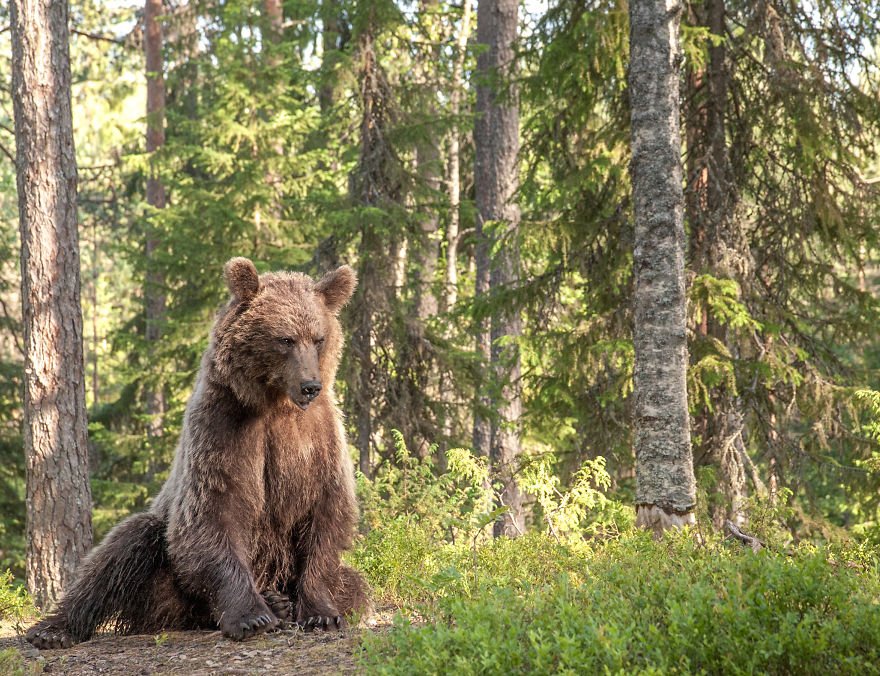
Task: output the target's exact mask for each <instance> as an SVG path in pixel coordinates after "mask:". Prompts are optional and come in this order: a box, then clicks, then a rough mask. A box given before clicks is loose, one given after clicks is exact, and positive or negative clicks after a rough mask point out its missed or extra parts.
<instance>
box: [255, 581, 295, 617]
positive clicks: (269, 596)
mask: <svg viewBox="0 0 880 676" xmlns="http://www.w3.org/2000/svg"><path fill="white" fill-rule="evenodd" d="M262 596H263V600H264V601H265V602H266V605H267V606H269V610H271V611H272V614H273V615H275V617H277V618H278V619H279V620H281V621H282V622H287V621H289V620H290V619H291V618H292V617H293V607H292V606H291V604H290V597H289V596H286V595H285V594H282V593H281V592H277V591H275V590H274V589H268V590H266V591H264V592H262Z"/></svg>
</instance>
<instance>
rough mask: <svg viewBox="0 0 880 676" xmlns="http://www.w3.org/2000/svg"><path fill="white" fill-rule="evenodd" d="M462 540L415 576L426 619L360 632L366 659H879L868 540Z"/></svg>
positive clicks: (602, 666) (538, 665)
mask: <svg viewBox="0 0 880 676" xmlns="http://www.w3.org/2000/svg"><path fill="white" fill-rule="evenodd" d="M457 551H458V554H457V556H455V555H451V554H449V553H447V554H446V556H448V557H449V558H448V561H450V562H453V565H452V567H450V568H447V569H445V570H443V569H441V572H438V573H434V574H433V575H432V577H431V578H430V579H428V580H426V581H425V582H424V584H423V585H422V587H421V590H422V591H420V595H421V596H420V598H421V599H422V600H423V601H427V602H423V604H422V605H421V606H420V610H421V614H422V616H423V617H424V618H425V620H426V623H425V624H408V623H407V622H406V621H405V620H403V619H399V620H398V621H397V623H396V626H395V629H394V630H393V631H392V632H390V633H386V634H376V635H370V636H367V637H366V638H365V653H364V666H365V667H367V668H368V669H369V670H370V671H371V672H374V673H401V674H403V673H405V674H412V673H419V674H430V673H462V674H472V673H474V674H475V673H485V674H496V673H497V674H502V673H526V672H528V673H572V674H574V673H663V674H669V673H734V674H735V673H756V672H757V673H760V672H769V673H791V674H803V673H808V674H809V673H827V672H830V671H832V670H833V671H836V672H839V673H851V674H872V673H880V574H878V563H877V557H876V552H867V551H866V550H864V549H862V550H860V551H859V552H857V553H856V560H852V558H851V557H849V552H844V551H838V552H832V551H831V550H816V549H811V548H802V549H801V550H798V551H796V552H795V553H794V554H793V555H791V556H788V555H784V554H779V553H773V552H769V551H766V550H765V551H762V552H758V553H753V552H752V551H751V550H749V549H747V548H743V547H741V546H739V545H738V544H734V543H730V542H726V541H722V540H720V539H711V540H710V541H709V542H708V543H707V544H705V545H700V544H698V543H697V542H695V541H694V540H693V539H692V538H690V537H688V536H687V535H686V534H685V535H680V534H679V535H676V534H673V535H672V536H671V537H667V538H666V539H664V540H663V541H660V542H657V541H654V540H653V539H652V538H651V537H650V536H648V535H646V534H644V533H638V532H634V533H629V534H625V535H623V536H621V537H619V538H615V539H612V540H609V541H606V542H594V543H591V544H577V545H572V546H566V545H561V544H559V543H557V542H556V541H555V540H553V539H552V538H548V537H546V536H540V535H532V536H527V537H524V538H520V539H518V540H501V541H497V542H493V543H489V544H487V545H484V546H481V547H479V548H478V549H476V550H474V551H468V550H467V548H466V547H458V548H457ZM414 572H415V571H414ZM413 588H415V586H414V587H413ZM424 590H427V592H425V591H424Z"/></svg>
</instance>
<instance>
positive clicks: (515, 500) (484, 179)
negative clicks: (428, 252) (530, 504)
mask: <svg viewBox="0 0 880 676" xmlns="http://www.w3.org/2000/svg"><path fill="white" fill-rule="evenodd" d="M518 9H519V3H518V0H483V2H480V3H479V4H478V5H477V42H479V43H480V44H481V45H484V51H483V52H482V53H481V54H480V56H479V57H478V58H477V76H476V77H477V82H478V85H477V119H476V123H475V126H474V145H475V151H476V167H475V177H474V178H475V189H476V197H477V210H478V212H479V216H478V219H477V222H478V224H479V226H480V227H479V228H478V241H479V249H478V252H479V253H478V258H477V283H478V287H477V293H478V294H486V293H487V292H491V291H494V290H495V289H500V288H504V287H510V286H513V285H515V284H516V283H517V282H518V281H519V246H518V241H517V229H518V227H519V221H520V212H519V207H518V206H517V204H516V202H515V201H514V194H515V193H516V189H517V155H518V154H519V101H518V92H517V86H516V83H515V79H514V78H515V76H516V54H515V51H514V47H515V43H516V38H517V15H518ZM486 224H492V235H489V233H487V232H486V231H485V229H484V226H485V225H486ZM487 235H489V236H487ZM490 237H492V238H493V239H495V238H498V239H499V240H500V241H501V242H502V244H501V246H500V247H498V248H497V254H496V255H495V257H494V259H493V260H491V261H490V257H489V251H490V247H491V246H492V245H493V244H494V241H493V239H490ZM487 283H488V287H487ZM521 332H522V326H521V323H520V317H519V314H518V312H517V311H516V310H514V311H502V310H501V309H499V310H498V311H496V312H495V313H493V316H492V326H491V334H490V341H487V340H486V335H485V327H483V329H482V330H481V332H480V335H479V338H478V349H479V350H480V351H481V352H482V353H483V354H485V351H486V349H487V347H489V345H491V352H490V362H491V366H492V376H493V377H494V379H495V382H496V383H498V384H499V385H500V397H499V399H498V400H497V401H494V402H492V406H493V408H494V410H495V411H496V412H497V417H495V418H493V419H492V421H491V427H490V443H489V448H490V461H491V465H492V469H493V475H494V478H495V479H496V480H497V481H499V482H500V483H501V484H502V489H501V496H500V498H501V502H502V504H504V505H505V506H507V507H508V511H507V512H506V513H505V514H504V515H503V516H502V517H501V519H500V520H499V521H498V522H496V524H495V535H496V537H497V536H500V535H507V536H511V537H512V536H516V535H518V534H521V533H522V532H523V530H524V529H525V522H524V515H523V508H522V505H523V496H522V493H521V492H520V490H519V487H518V486H517V485H516V479H515V473H516V464H517V462H518V459H519V454H520V430H519V424H520V420H519V419H520V415H521V412H522V402H521V394H520V382H519V378H520V362H519V351H518V348H517V345H516V339H517V338H519V335H520V334H521ZM483 397H484V401H485V398H486V395H485V389H484V393H483ZM475 418H477V416H476V415H475ZM484 434H485V420H484V419H483V418H481V417H480V418H477V419H476V420H475V424H474V440H475V444H474V445H475V447H476V448H477V450H478V451H479V450H480V447H479V446H477V443H476V442H478V441H479V443H480V444H485V439H484V437H483V435H484Z"/></svg>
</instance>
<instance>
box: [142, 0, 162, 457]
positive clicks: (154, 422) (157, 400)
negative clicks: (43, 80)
mask: <svg viewBox="0 0 880 676" xmlns="http://www.w3.org/2000/svg"><path fill="white" fill-rule="evenodd" d="M164 11H165V10H164V7H163V0H146V4H145V6H144V52H145V56H146V69H147V153H148V154H152V153H155V152H156V151H157V150H159V148H161V147H162V146H163V145H164V144H165V77H164V75H163V67H164V59H163V58H162V25H161V24H160V17H161V16H162V15H163V14H164ZM147 204H149V205H150V207H152V208H153V209H164V208H165V186H164V185H163V184H162V180H161V179H160V178H159V176H158V175H157V172H156V170H155V168H154V167H152V166H151V167H150V174H149V176H148V177H147ZM154 217H155V214H153V215H151V218H154ZM161 245H162V242H161V239H160V237H159V235H158V234H157V233H156V230H155V228H154V227H153V226H152V225H149V224H148V225H147V237H146V241H145V244H144V250H145V254H146V265H147V271H146V279H145V280H144V311H145V320H146V328H145V332H144V335H145V338H146V340H147V345H148V349H149V350H150V352H151V353H152V352H153V350H154V347H155V345H156V344H157V343H158V341H159V340H160V339H161V337H162V322H163V321H164V319H165V291H164V285H165V277H164V275H163V274H162V271H161V269H160V268H159V266H158V264H157V261H156V255H157V252H158V250H159V248H160V247H161ZM150 363H153V360H152V359H151V360H150ZM145 398H146V406H147V414H148V416H149V422H148V423H147V434H148V436H149V437H150V439H151V440H157V439H159V438H161V437H162V434H163V428H164V418H165V393H164V392H163V388H162V385H161V384H157V383H153V384H152V385H150V386H149V387H148V388H147V390H146V392H145ZM150 465H151V466H150V473H152V472H153V471H154V470H155V469H156V466H155V459H154V461H153V462H151V463H150Z"/></svg>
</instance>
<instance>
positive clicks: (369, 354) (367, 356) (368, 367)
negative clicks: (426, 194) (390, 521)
mask: <svg viewBox="0 0 880 676" xmlns="http://www.w3.org/2000/svg"><path fill="white" fill-rule="evenodd" d="M358 52H359V57H360V60H361V70H360V78H361V80H360V103H361V113H362V117H361V126H360V137H361V138H360V140H361V153H360V160H359V162H358V167H357V169H356V171H355V173H354V175H353V176H352V180H351V188H352V198H353V200H354V201H355V202H356V203H357V204H359V205H362V206H365V207H376V208H379V209H382V208H388V207H391V206H397V205H399V204H400V199H401V191H402V187H401V185H400V182H399V180H398V178H397V171H396V166H395V163H396V159H395V156H394V153H393V152H392V149H391V148H390V147H389V145H388V143H387V137H388V127H389V125H390V123H391V120H390V119H389V116H390V115H391V114H392V113H391V106H392V101H391V91H390V87H389V85H388V82H387V79H386V77H385V73H384V71H383V70H382V68H381V66H380V64H379V62H378V59H377V55H376V51H375V43H374V41H373V35H372V26H371V25H368V26H367V27H366V28H365V29H364V30H363V32H362V33H361V34H360V36H359V41H358ZM388 244H389V243H388V241H387V239H386V240H385V241H383V238H382V237H381V236H380V234H379V233H378V232H377V231H376V228H375V226H374V224H372V223H370V222H365V223H364V225H363V226H362V227H361V246H360V266H359V270H358V280H359V281H358V288H357V290H356V291H355V295H354V298H353V300H352V303H351V307H350V309H349V317H351V319H352V323H353V326H354V330H353V332H352V337H351V349H350V353H351V362H352V365H353V370H354V372H353V373H352V374H351V376H352V377H351V379H350V381H349V383H350V385H349V393H348V396H347V397H346V407H347V408H348V410H349V412H350V417H351V419H352V420H353V421H354V424H355V428H356V437H355V438H356V444H357V448H358V453H359V456H360V457H359V467H360V470H361V472H362V473H363V474H364V475H366V476H370V473H371V469H372V468H371V457H370V456H371V448H372V445H373V436H374V433H375V430H374V427H375V425H374V420H373V412H374V411H373V406H372V402H373V399H374V395H375V388H376V382H375V381H376V378H377V374H376V373H375V372H374V371H375V360H374V355H373V347H374V346H373V340H374V337H373V334H374V332H375V331H376V330H377V321H376V318H380V317H387V316H388V314H389V312H390V310H389V300H390V298H391V296H392V294H393V288H392V287H393V284H394V280H393V274H394V270H393V267H394V261H393V260H392V259H391V258H390V256H389V246H388Z"/></svg>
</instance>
